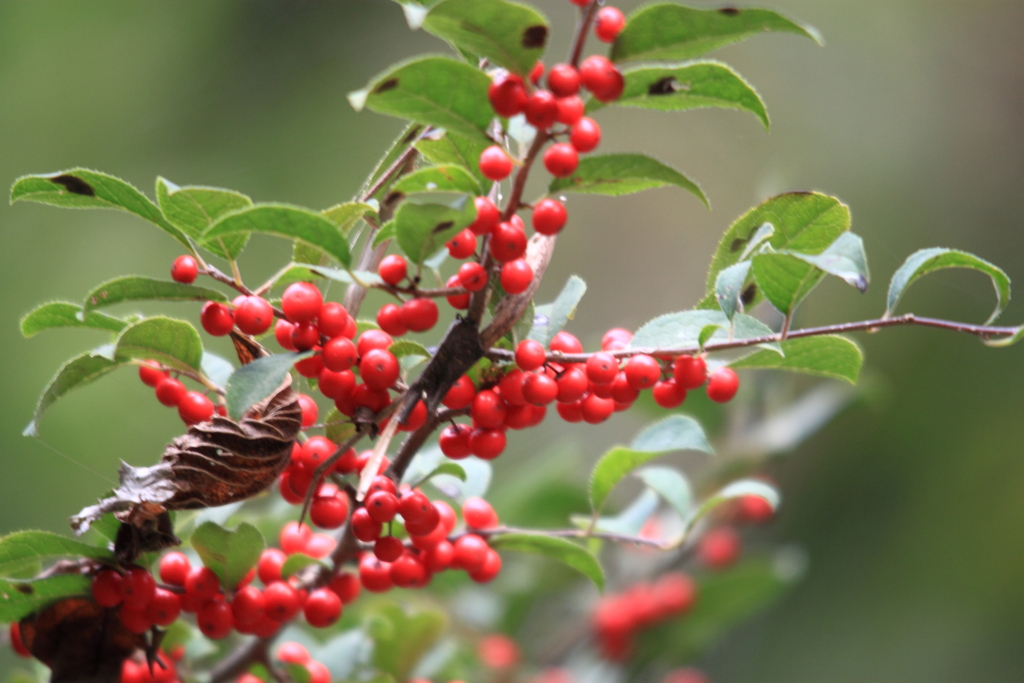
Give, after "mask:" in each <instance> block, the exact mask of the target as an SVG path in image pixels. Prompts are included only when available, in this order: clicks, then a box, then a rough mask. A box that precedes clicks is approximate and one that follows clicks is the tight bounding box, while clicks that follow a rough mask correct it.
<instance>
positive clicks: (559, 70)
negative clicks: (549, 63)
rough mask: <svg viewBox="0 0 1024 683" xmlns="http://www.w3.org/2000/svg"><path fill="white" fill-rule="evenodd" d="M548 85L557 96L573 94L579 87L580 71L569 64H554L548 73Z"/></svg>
mask: <svg viewBox="0 0 1024 683" xmlns="http://www.w3.org/2000/svg"><path fill="white" fill-rule="evenodd" d="M548 87H549V88H551V92H553V93H554V94H555V95H556V96H557V97H569V96H570V95H575V94H576V93H577V92H579V89H580V72H579V71H577V70H576V67H574V66H572V65H571V64H555V65H554V66H553V67H551V71H550V72H549V73H548Z"/></svg>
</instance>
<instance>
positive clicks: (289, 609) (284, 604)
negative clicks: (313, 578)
mask: <svg viewBox="0 0 1024 683" xmlns="http://www.w3.org/2000/svg"><path fill="white" fill-rule="evenodd" d="M263 596H264V599H265V600H266V607H265V608H264V613H265V614H266V615H267V616H268V617H270V618H271V619H273V620H274V621H277V622H281V623H284V622H286V621H291V620H292V618H293V617H294V616H295V615H296V614H298V613H299V610H300V609H301V608H302V604H301V599H300V596H299V591H297V590H296V589H295V587H294V586H292V585H291V584H289V583H288V582H287V581H275V582H273V583H271V584H270V585H269V586H267V588H266V590H264V591H263Z"/></svg>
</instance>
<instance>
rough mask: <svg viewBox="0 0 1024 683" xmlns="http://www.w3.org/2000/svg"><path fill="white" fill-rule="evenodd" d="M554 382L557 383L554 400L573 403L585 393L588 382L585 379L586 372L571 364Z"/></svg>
mask: <svg viewBox="0 0 1024 683" xmlns="http://www.w3.org/2000/svg"><path fill="white" fill-rule="evenodd" d="M555 384H557V385H558V396H557V397H556V400H557V401H558V402H559V403H575V402H576V401H578V400H580V399H581V398H583V395H584V394H585V393H587V387H588V385H589V382H588V381H587V373H586V372H584V371H583V370H582V369H581V368H580V367H579V366H576V365H573V366H570V367H569V368H568V369H566V370H565V372H563V373H562V375H561V376H560V377H559V378H558V379H556V380H555Z"/></svg>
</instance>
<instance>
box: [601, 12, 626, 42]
mask: <svg viewBox="0 0 1024 683" xmlns="http://www.w3.org/2000/svg"><path fill="white" fill-rule="evenodd" d="M625 25H626V16H625V15H624V14H623V13H622V10H620V9H619V8H618V7H602V8H601V9H599V10H598V11H597V20H596V21H595V22H594V35H595V36H597V39H598V40H600V41H602V42H605V43H612V42H615V38H617V37H618V35H619V33H620V32H621V31H622V29H623V27H625Z"/></svg>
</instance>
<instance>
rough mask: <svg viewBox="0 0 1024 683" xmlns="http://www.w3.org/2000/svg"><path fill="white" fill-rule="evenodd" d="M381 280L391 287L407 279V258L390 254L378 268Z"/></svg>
mask: <svg viewBox="0 0 1024 683" xmlns="http://www.w3.org/2000/svg"><path fill="white" fill-rule="evenodd" d="M377 272H378V273H379V274H380V278H381V279H382V280H384V282H386V283H388V284H389V285H397V284H398V283H399V282H401V281H402V280H404V279H405V276H406V274H407V272H408V265H407V264H406V262H405V258H403V257H401V256H399V255H398V254H389V255H387V256H385V257H384V259H383V260H382V261H381V262H380V265H379V266H378V267H377Z"/></svg>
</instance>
